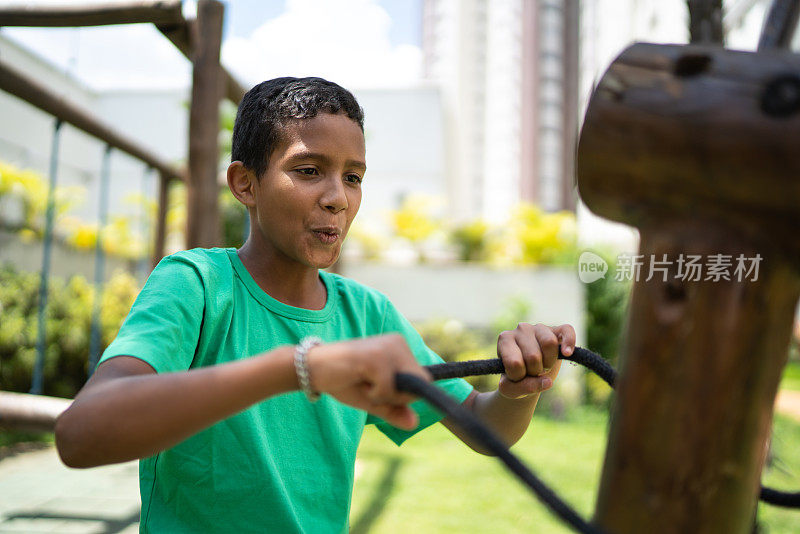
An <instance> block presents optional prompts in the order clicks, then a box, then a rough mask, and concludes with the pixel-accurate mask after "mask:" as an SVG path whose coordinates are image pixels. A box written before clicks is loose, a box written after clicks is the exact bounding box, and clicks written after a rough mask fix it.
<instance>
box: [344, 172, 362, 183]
mask: <svg viewBox="0 0 800 534" xmlns="http://www.w3.org/2000/svg"><path fill="white" fill-rule="evenodd" d="M345 179H346V180H347V181H348V182H351V183H354V184H360V183H361V182H362V181H364V178H362V177H361V176H359V175H357V174H348V175H347V176H345Z"/></svg>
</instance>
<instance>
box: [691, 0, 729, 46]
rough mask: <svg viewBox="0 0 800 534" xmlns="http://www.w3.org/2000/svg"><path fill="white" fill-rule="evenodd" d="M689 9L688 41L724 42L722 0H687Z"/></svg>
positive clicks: (721, 43)
mask: <svg viewBox="0 0 800 534" xmlns="http://www.w3.org/2000/svg"><path fill="white" fill-rule="evenodd" d="M686 3H687V7H688V9H689V42H691V43H697V44H712V43H714V44H718V45H720V46H722V45H723V44H724V42H725V27H724V25H723V24H722V20H723V16H722V0H687V2H686Z"/></svg>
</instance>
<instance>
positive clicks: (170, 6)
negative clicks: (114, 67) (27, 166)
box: [0, 0, 245, 394]
mask: <svg viewBox="0 0 800 534" xmlns="http://www.w3.org/2000/svg"><path fill="white" fill-rule="evenodd" d="M224 10H225V7H224V5H223V4H222V3H221V2H218V1H216V0H199V2H198V4H197V18H196V19H186V18H184V16H183V12H182V3H181V0H161V1H154V0H148V1H137V2H130V1H128V2H124V1H123V2H109V3H106V4H90V5H52V6H41V5H27V4H24V3H23V4H11V5H5V6H0V26H39V27H74V26H101V25H108V24H136V23H152V24H154V25H155V26H156V28H158V30H159V31H160V32H161V33H162V34H163V35H164V36H165V37H166V38H167V39H169V40H170V42H172V43H173V44H174V45H175V47H176V48H177V49H178V50H179V51H180V52H181V53H182V54H183V55H184V56H186V57H187V58H188V59H189V60H190V61H191V62H192V67H193V70H192V91H191V109H190V116H189V132H190V133H189V154H188V172H187V171H186V170H184V169H178V168H176V167H175V166H173V165H171V164H169V163H168V162H166V161H164V160H162V159H161V158H160V157H159V156H158V155H157V154H154V153H153V152H151V151H150V150H149V149H147V148H145V147H143V146H142V145H141V144H140V143H138V142H137V141H135V140H133V139H130V138H128V137H127V136H125V135H124V134H123V133H121V132H118V131H116V130H115V129H114V128H113V127H112V126H110V125H108V124H104V123H103V122H102V121H101V120H99V119H98V118H97V117H96V116H95V115H94V113H93V112H92V111H91V110H87V109H83V108H82V107H81V106H79V105H77V104H75V103H73V102H69V101H67V100H65V99H64V98H63V97H61V96H60V95H59V94H57V93H55V92H53V91H52V90H51V89H49V88H47V87H45V86H44V85H42V84H40V83H37V81H36V80H33V79H31V78H30V77H29V76H27V75H26V74H25V73H23V72H19V71H18V70H17V69H15V68H14V67H13V66H12V65H10V64H8V63H7V62H5V61H3V59H2V58H0V90H3V91H6V92H8V93H10V94H12V95H14V96H16V97H18V98H20V99H22V100H24V101H26V102H28V103H30V104H31V105H33V106H35V107H37V108H39V109H41V110H42V111H45V112H46V113H49V114H50V115H52V116H53V117H55V119H56V122H55V127H54V131H53V142H52V151H51V155H50V160H51V163H50V173H49V174H50V189H49V191H50V195H49V198H48V203H47V215H46V224H45V232H44V254H43V260H42V270H41V286H40V298H39V325H40V328H39V334H38V335H39V342H38V347H37V352H38V354H37V360H36V366H35V369H34V374H33V384H32V386H31V393H33V394H38V393H41V392H42V374H43V373H42V369H43V366H44V350H45V335H46V332H45V328H44V325H45V321H44V310H45V307H46V304H47V284H48V278H49V271H50V261H51V259H50V251H51V248H52V239H53V218H54V203H55V199H54V197H53V193H54V190H55V187H56V183H57V170H58V148H59V132H60V129H61V125H62V123H69V124H71V125H73V126H74V127H76V128H78V129H79V130H83V131H84V132H86V133H88V134H89V135H91V136H93V137H96V138H97V139H99V140H100V141H103V142H104V143H105V144H106V150H105V153H104V156H103V165H102V167H101V169H102V170H101V177H100V179H101V188H100V200H99V203H100V225H101V227H102V226H103V225H104V224H105V215H106V211H107V210H106V208H107V205H108V193H107V192H108V179H109V158H108V156H109V154H110V151H111V150H112V149H117V150H120V151H122V152H125V153H127V154H129V155H131V156H133V157H134V158H136V159H139V160H140V161H142V162H143V163H145V164H147V165H148V166H149V168H151V169H154V170H156V171H157V172H158V176H159V194H158V215H157V217H156V231H155V235H154V243H153V254H152V262H153V265H155V264H156V263H158V261H159V260H160V259H161V258H162V257H163V256H164V242H165V237H166V216H167V203H168V190H169V183H170V181H172V180H181V181H184V182H185V183H186V191H187V196H188V199H187V200H188V202H187V231H186V248H193V247H208V246H214V245H217V244H218V243H219V209H218V206H217V198H218V191H219V185H218V183H217V164H218V159H217V158H218V154H219V149H218V146H219V140H218V138H219V129H220V127H219V104H220V100H221V99H222V98H223V97H225V98H228V99H229V100H231V101H232V102H233V103H234V104H237V105H238V103H239V102H240V101H241V99H242V97H243V96H244V93H245V89H244V88H243V87H242V86H241V85H240V84H239V83H238V82H237V81H236V80H235V79H234V78H233V77H232V76H231V75H230V74H229V73H228V72H227V71H226V70H225V69H224V68H223V67H222V66H221V65H220V61H219V58H220V47H221V43H222V23H223V18H224ZM102 250H103V249H102V235H101V233H100V232H98V239H97V245H96V260H95V284H96V285H97V286H98V287H99V286H100V284H101V282H102V280H103V269H104V256H103V252H102ZM99 313H100V311H99V307H98V306H95V310H94V316H95V317H94V320H93V325H92V334H91V337H92V350H91V351H90V352H91V354H90V355H89V372H90V373H91V371H92V369H93V367H94V364H95V363H96V362H97V360H98V359H99V326H98V322H99V319H98V315H99Z"/></svg>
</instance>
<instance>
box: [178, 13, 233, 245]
mask: <svg viewBox="0 0 800 534" xmlns="http://www.w3.org/2000/svg"><path fill="white" fill-rule="evenodd" d="M224 14H225V6H224V5H223V4H222V3H221V2H218V1H216V0H200V1H199V2H198V4H197V25H196V26H195V27H193V28H192V29H193V30H194V31H192V36H191V41H192V42H193V43H194V46H193V47H192V48H193V52H194V54H193V57H192V64H193V71H192V104H191V110H190V114H189V181H188V183H187V217H186V219H187V220H186V223H187V228H186V247H187V248H193V247H211V246H215V245H218V244H219V241H220V227H219V206H218V198H219V184H218V183H217V172H218V166H219V102H220V99H221V97H222V91H223V81H224V80H223V77H222V67H221V66H220V64H219V56H220V48H221V46H222V20H223V16H224Z"/></svg>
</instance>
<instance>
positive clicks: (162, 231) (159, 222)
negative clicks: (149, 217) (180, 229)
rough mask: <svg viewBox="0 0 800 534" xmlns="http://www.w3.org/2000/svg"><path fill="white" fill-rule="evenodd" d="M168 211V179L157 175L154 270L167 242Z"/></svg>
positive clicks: (162, 255)
mask: <svg viewBox="0 0 800 534" xmlns="http://www.w3.org/2000/svg"><path fill="white" fill-rule="evenodd" d="M168 209H169V178H168V177H167V176H165V175H164V174H161V173H159V175H158V214H157V216H156V217H157V218H156V234H155V236H154V242H153V268H154V269H155V267H156V265H158V262H160V261H161V258H163V257H164V248H165V243H166V240H167V210H168Z"/></svg>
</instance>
